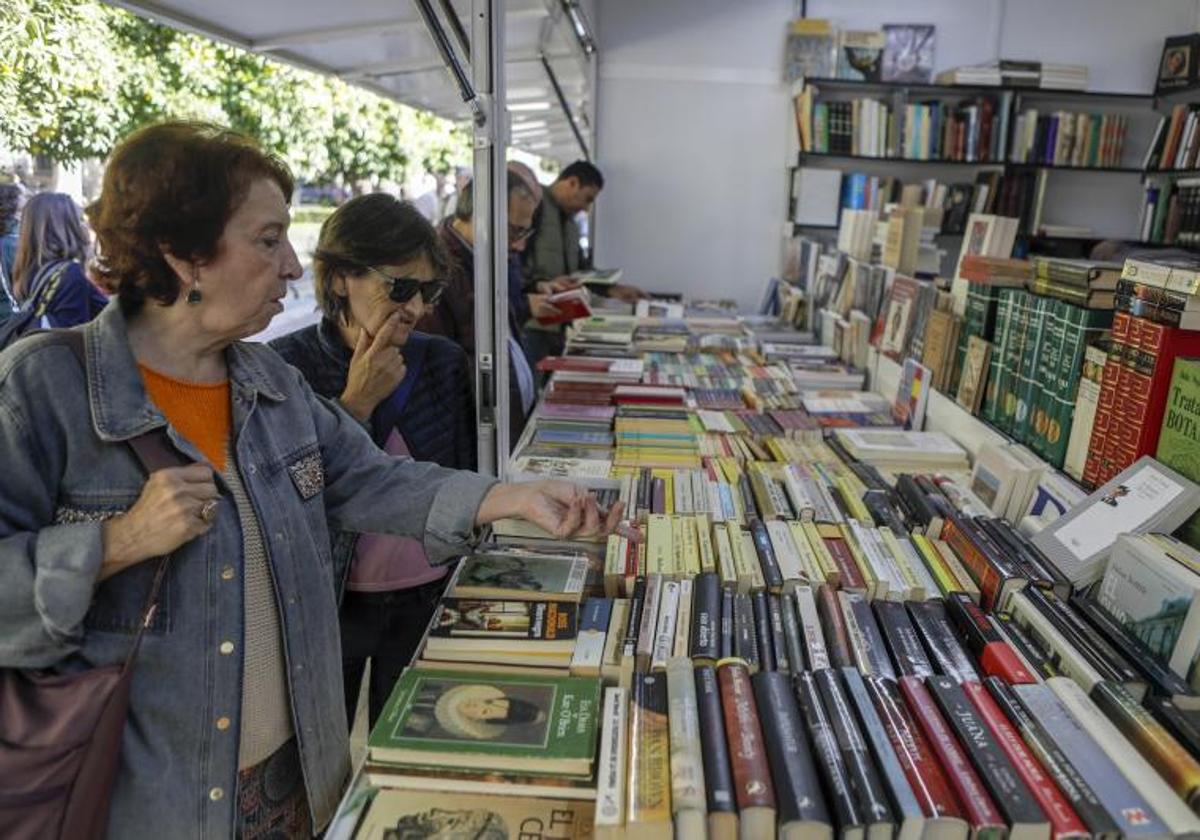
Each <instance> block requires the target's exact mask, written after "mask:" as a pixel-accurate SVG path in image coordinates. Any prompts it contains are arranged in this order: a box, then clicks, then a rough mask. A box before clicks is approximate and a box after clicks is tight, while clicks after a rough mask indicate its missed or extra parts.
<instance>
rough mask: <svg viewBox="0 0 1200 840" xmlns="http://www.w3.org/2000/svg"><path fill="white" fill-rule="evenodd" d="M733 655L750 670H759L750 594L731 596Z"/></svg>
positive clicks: (756, 637) (756, 636)
mask: <svg viewBox="0 0 1200 840" xmlns="http://www.w3.org/2000/svg"><path fill="white" fill-rule="evenodd" d="M733 656H734V658H736V659H740V660H741V661H742V662H744V663H746V667H747V668H749V669H750V670H751V671H757V670H759V666H760V659H759V651H758V634H757V631H756V627H755V624H754V602H753V601H752V600H751V598H750V596H749V595H747V594H743V593H738V594H735V595H734V596H733Z"/></svg>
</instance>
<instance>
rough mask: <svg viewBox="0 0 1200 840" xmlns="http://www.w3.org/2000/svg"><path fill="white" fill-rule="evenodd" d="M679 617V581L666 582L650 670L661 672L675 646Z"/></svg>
mask: <svg viewBox="0 0 1200 840" xmlns="http://www.w3.org/2000/svg"><path fill="white" fill-rule="evenodd" d="M678 615H679V581H676V580H664V581H663V584H662V595H661V596H660V601H659V607H658V624H657V626H656V627H655V630H654V645H653V647H652V648H651V649H650V670H652V671H661V670H663V669H665V668H666V667H667V660H668V659H670V658H671V652H672V650H673V649H674V646H675V624H676V619H677V618H678Z"/></svg>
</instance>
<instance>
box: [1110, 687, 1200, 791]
mask: <svg viewBox="0 0 1200 840" xmlns="http://www.w3.org/2000/svg"><path fill="white" fill-rule="evenodd" d="M1090 697H1091V699H1092V702H1093V703H1095V704H1096V706H1097V707H1099V709H1100V711H1102V712H1103V713H1104V714H1105V715H1106V716H1107V717H1108V719H1109V720H1110V721H1112V723H1113V724H1114V725H1115V726H1116V728H1117V729H1118V730H1119V731H1120V732H1121V734H1122V735H1124V736H1125V737H1126V738H1128V739H1129V742H1130V743H1131V744H1133V746H1134V747H1136V748H1137V751H1138V752H1139V753H1141V754H1142V756H1143V757H1144V758H1145V759H1146V760H1147V761H1149V762H1150V763H1151V764H1152V765H1153V766H1154V768H1155V769H1156V770H1157V771H1158V772H1159V774H1160V775H1161V776H1162V777H1163V778H1164V779H1165V780H1166V781H1167V783H1168V784H1169V785H1170V786H1171V789H1172V790H1174V791H1175V793H1176V794H1178V796H1179V797H1180V798H1181V799H1183V800H1184V801H1185V802H1188V803H1189V804H1191V805H1192V806H1193V807H1196V805H1197V804H1200V763H1197V762H1196V759H1194V758H1193V757H1192V756H1191V755H1190V754H1189V753H1188V751H1187V750H1185V749H1184V748H1183V746H1182V745H1181V744H1180V743H1179V742H1178V741H1177V740H1175V738H1174V737H1173V736H1172V735H1171V733H1169V732H1168V731H1167V730H1166V728H1165V727H1164V726H1163V725H1162V724H1161V723H1159V722H1158V721H1157V720H1155V719H1154V716H1153V715H1151V714H1150V712H1149V710H1148V709H1146V708H1145V707H1144V706H1142V705H1141V704H1139V703H1138V702H1137V701H1136V700H1134V699H1133V697H1131V696H1130V694H1129V692H1128V691H1126V690H1125V688H1124V686H1122V685H1121V684H1120V683H1115V682H1107V681H1105V682H1099V683H1096V685H1095V686H1093V687H1092V690H1091V693H1090Z"/></svg>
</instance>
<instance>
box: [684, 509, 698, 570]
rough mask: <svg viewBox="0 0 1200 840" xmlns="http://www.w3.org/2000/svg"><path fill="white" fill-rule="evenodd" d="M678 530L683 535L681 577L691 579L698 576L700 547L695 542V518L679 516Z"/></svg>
mask: <svg viewBox="0 0 1200 840" xmlns="http://www.w3.org/2000/svg"><path fill="white" fill-rule="evenodd" d="M679 520H680V530H681V532H682V534H683V575H684V577H685V578H693V577H695V576H696V575H698V574H700V546H699V543H698V542H697V540H696V517H695V516H681V517H679Z"/></svg>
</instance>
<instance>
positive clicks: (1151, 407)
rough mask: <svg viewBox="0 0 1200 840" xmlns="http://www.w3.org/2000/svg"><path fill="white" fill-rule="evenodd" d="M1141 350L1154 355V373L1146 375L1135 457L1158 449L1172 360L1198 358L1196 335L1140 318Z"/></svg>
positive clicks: (1198, 335) (1199, 343)
mask: <svg viewBox="0 0 1200 840" xmlns="http://www.w3.org/2000/svg"><path fill="white" fill-rule="evenodd" d="M1135 320H1138V321H1143V327H1142V341H1141V347H1142V348H1144V349H1145V350H1146V352H1147V353H1150V352H1154V356H1155V362H1156V364H1155V365H1154V369H1153V371H1152V372H1149V375H1148V382H1147V389H1146V394H1145V416H1144V418H1143V421H1142V433H1141V435H1140V437H1139V439H1138V441H1137V455H1136V456H1135V460H1136V458H1137V457H1140V456H1142V455H1153V454H1154V453H1155V451H1157V449H1158V435H1159V432H1160V431H1162V421H1163V415H1164V414H1165V413H1166V410H1167V394H1168V392H1169V391H1170V389H1171V374H1172V372H1173V370H1174V367H1175V360H1176V359H1177V358H1179V357H1180V356H1195V355H1198V354H1200V332H1196V331H1194V330H1184V329H1180V328H1179V327H1167V326H1164V325H1162V324H1154V323H1151V322H1150V321H1146V320H1145V319H1144V318H1137V319H1135Z"/></svg>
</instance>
